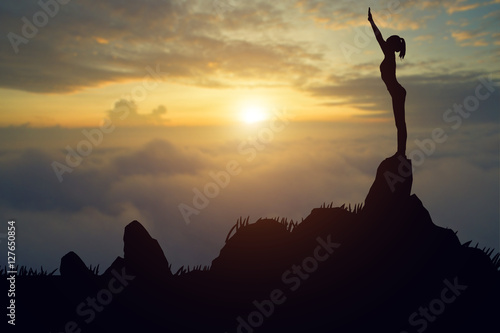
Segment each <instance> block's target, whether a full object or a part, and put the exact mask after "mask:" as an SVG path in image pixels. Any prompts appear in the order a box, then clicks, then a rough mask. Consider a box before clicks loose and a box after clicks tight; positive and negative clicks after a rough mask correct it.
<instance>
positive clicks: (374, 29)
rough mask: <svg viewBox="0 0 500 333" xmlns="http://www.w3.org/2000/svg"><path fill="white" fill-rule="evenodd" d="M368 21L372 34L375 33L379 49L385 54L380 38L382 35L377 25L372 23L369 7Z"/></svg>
mask: <svg viewBox="0 0 500 333" xmlns="http://www.w3.org/2000/svg"><path fill="white" fill-rule="evenodd" d="M368 21H370V24H371V25H372V29H373V32H374V33H375V37H376V38H377V42H378V44H379V45H380V48H381V49H382V51H383V52H384V53H385V40H384V37H382V33H381V32H380V30H378V28H377V25H376V24H375V22H373V17H372V13H371V10H370V7H368Z"/></svg>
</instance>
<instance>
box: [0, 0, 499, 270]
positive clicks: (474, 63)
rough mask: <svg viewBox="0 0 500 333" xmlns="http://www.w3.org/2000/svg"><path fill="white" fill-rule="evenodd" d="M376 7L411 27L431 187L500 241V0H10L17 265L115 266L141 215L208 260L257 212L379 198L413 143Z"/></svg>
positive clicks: (441, 216) (433, 196) (410, 112)
mask: <svg viewBox="0 0 500 333" xmlns="http://www.w3.org/2000/svg"><path fill="white" fill-rule="evenodd" d="M368 7H371V9H372V14H373V17H374V20H375V22H376V23H377V24H378V26H379V28H380V29H381V31H382V34H383V36H384V38H387V37H389V36H391V35H393V34H397V35H400V36H401V37H403V38H404V39H405V40H406V45H407V52H406V57H405V59H404V60H402V61H399V59H398V62H397V66H398V67H397V74H398V79H399V81H400V83H401V84H402V85H403V86H404V87H405V88H406V90H407V92H408V95H407V99H406V120H407V125H408V133H409V136H408V149H407V155H408V157H409V158H410V159H412V160H413V162H414V167H415V170H414V186H413V193H415V194H417V195H418V196H419V198H420V199H421V200H422V202H423V203H424V205H425V207H426V208H427V209H428V210H429V212H430V214H431V216H432V218H433V220H434V222H435V223H436V224H438V225H440V226H443V227H449V228H452V229H453V230H455V231H458V236H459V238H460V240H461V241H462V242H465V241H468V240H473V243H474V244H475V243H476V242H479V244H480V246H481V247H494V248H496V249H497V250H499V249H500V228H499V223H500V216H499V214H500V213H499V202H500V194H499V188H500V182H499V172H500V167H499V151H500V150H499V148H500V147H499V142H500V140H499V133H500V131H499V130H500V127H499V110H500V108H499V105H500V93H499V89H500V85H498V84H497V82H500V61H499V60H500V24H499V22H500V1H499V0H485V1H467V0H445V1H424V0H422V1H418V0H415V1H403V0H400V1H398V0H389V1H385V0H381V1H354V0H351V1H350V0H339V1H315V0H311V1H305V0H302V1H299V0H283V1H277V2H274V3H273V2H269V1H243V0H204V1H202V0H186V1H184V0H163V1H162V0H146V1H132V0H122V1H118V0H110V1H88V0H59V2H57V1H56V0H42V1H40V2H38V1H32V0H29V1H17V0H6V1H2V2H1V3H0V31H1V34H0V139H1V140H0V219H1V220H0V237H1V234H2V233H5V232H6V227H7V224H6V222H7V220H8V219H11V218H14V219H16V221H17V224H18V256H19V258H18V260H19V264H26V265H28V266H40V265H44V267H46V268H56V267H58V265H59V259H60V257H62V256H63V255H64V254H65V253H67V252H68V251H71V250H73V251H75V252H77V253H78V254H80V256H81V257H82V259H84V261H85V262H86V263H87V264H101V265H102V266H103V268H104V266H106V265H109V264H110V263H111V262H112V261H113V259H114V258H115V257H116V256H117V255H121V254H122V240H121V238H122V236H123V227H124V226H125V225H126V224H127V223H129V222H130V221H132V220H134V219H137V220H139V221H140V222H141V223H143V224H144V225H145V226H146V228H147V229H148V230H149V231H150V233H151V234H152V236H153V237H155V238H157V239H158V240H159V242H160V244H161V245H162V247H163V249H164V251H165V254H166V255H167V258H168V259H169V260H170V261H171V262H172V263H173V266H174V268H175V267H179V266H181V265H195V264H209V263H210V261H211V260H212V259H213V258H214V257H215V256H217V254H218V251H219V250H220V248H221V247H222V245H223V242H224V239H225V236H226V233H227V231H229V229H230V228H231V226H232V225H233V224H234V223H235V222H236V220H237V218H238V217H240V216H245V217H246V216H250V220H252V221H254V220H256V219H258V218H259V217H289V218H292V219H294V220H299V221H300V219H301V218H303V217H306V216H307V215H308V214H309V212H310V211H311V209H313V208H315V207H319V206H320V205H321V204H322V203H323V202H327V203H329V202H331V201H333V202H334V204H335V205H338V206H340V205H341V204H343V203H352V204H356V203H359V202H362V201H363V200H364V197H365V196H366V193H367V192H368V189H369V187H370V185H371V182H372V181H373V179H374V175H375V171H376V168H377V166H378V164H379V163H380V162H381V161H382V160H383V159H384V158H385V157H388V156H390V155H392V154H393V153H394V152H395V148H396V130H395V126H394V119H393V115H392V106H391V100H390V96H389V94H388V92H387V90H386V89H385V86H384V84H383V82H382V80H381V79H380V72H379V64H380V62H381V61H382V59H383V54H382V52H381V51H380V48H379V46H378V44H377V42H376V40H375V38H374V37H373V33H372V31H371V28H370V25H369V23H368V21H367V10H368ZM457 105H458V106H460V105H464V106H463V107H462V109H461V110H462V111H457V110H458V109H457ZM436 129H442V130H443V131H444V133H445V135H446V139H444V140H443V141H442V142H436V141H435V140H433V132H435V130H436ZM89 133H91V134H89ZM92 133H93V134H92ZM97 133H100V134H97ZM92 135H93V136H92ZM89 136H90V138H92V140H94V142H91V141H92V140H91V139H89ZM89 142H90V146H89V144H88V143H89ZM68 147H69V149H68ZM79 151H83V152H85V154H83V155H85V156H81V155H82V153H79ZM71 152H73V153H74V154H79V157H75V155H72V153H71ZM68 154H69V155H68ZM68 156H70V157H69V161H70V163H73V165H69V164H68ZM234 161H236V163H237V167H236V168H234V170H237V171H234V170H233V171H234V174H231V175H230V180H229V182H228V184H227V185H226V184H224V186H219V190H218V192H217V193H216V194H214V197H213V198H209V200H208V201H209V204H207V205H206V207H203V208H202V209H196V208H193V209H196V210H197V213H196V214H192V215H190V216H189V218H188V219H186V215H185V212H184V215H183V213H182V209H181V208H180V207H186V206H189V207H194V203H193V199H194V197H195V196H196V193H198V192H197V191H198V190H200V191H201V192H203V190H204V188H205V187H206V186H207V184H210V183H213V182H214V179H213V175H214V174H219V175H220V174H221V172H222V171H224V170H226V171H225V172H227V169H228V165H231V163H232V162H234ZM232 165H233V167H234V165H235V164H234V163H233V164H232ZM209 187H210V186H209ZM1 221H4V222H3V223H4V224H3V227H2V222H1ZM0 241H1V242H2V243H0V247H2V248H3V247H4V246H5V241H4V239H3V238H0ZM5 261H6V258H4V256H2V257H1V259H0V265H2V264H5Z"/></svg>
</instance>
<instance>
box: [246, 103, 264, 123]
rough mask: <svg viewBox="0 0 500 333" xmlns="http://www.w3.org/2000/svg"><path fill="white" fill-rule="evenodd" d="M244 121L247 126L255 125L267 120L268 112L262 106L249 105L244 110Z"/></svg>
mask: <svg viewBox="0 0 500 333" xmlns="http://www.w3.org/2000/svg"><path fill="white" fill-rule="evenodd" d="M242 119H243V121H244V122H245V123H247V124H254V123H257V122H260V121H263V120H266V119H267V114H266V110H265V109H264V108H263V107H261V106H257V105H249V106H247V107H245V108H244V109H243V112H242Z"/></svg>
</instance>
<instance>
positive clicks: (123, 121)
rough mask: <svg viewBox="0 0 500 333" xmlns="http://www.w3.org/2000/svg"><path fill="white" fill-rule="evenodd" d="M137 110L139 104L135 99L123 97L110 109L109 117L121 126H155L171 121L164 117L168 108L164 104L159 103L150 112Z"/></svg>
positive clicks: (112, 121)
mask: <svg viewBox="0 0 500 333" xmlns="http://www.w3.org/2000/svg"><path fill="white" fill-rule="evenodd" d="M137 110H138V108H137V105H136V104H135V103H134V101H133V100H130V99H129V100H126V99H121V100H119V101H117V102H115V105H114V108H113V109H112V110H110V111H108V117H109V119H110V121H111V123H113V124H119V125H120V126H139V127H141V126H155V125H165V124H166V123H167V122H169V120H168V119H165V118H164V117H163V115H165V114H166V113H167V108H166V107H165V106H163V105H159V106H158V107H157V108H156V109H154V110H152V111H151V113H149V114H147V113H146V114H142V113H138V111H137Z"/></svg>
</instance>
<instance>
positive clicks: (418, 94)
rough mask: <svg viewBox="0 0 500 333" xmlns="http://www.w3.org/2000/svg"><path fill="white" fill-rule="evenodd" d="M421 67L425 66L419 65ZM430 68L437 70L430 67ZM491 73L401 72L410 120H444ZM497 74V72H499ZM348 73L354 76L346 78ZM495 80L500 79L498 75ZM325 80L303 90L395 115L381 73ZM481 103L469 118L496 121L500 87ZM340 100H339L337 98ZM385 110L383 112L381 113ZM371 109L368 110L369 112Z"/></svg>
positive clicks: (375, 113) (403, 68)
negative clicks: (444, 115) (447, 113)
mask: <svg viewBox="0 0 500 333" xmlns="http://www.w3.org/2000/svg"><path fill="white" fill-rule="evenodd" d="M400 66H401V67H400V68H401V69H399V71H400V72H399V73H401V72H404V71H406V70H408V71H409V70H410V69H411V68H412V67H413V66H416V64H412V63H405V64H404V65H400ZM419 67H420V68H421V67H425V66H420V65H419ZM429 70H434V69H433V68H432V67H429ZM488 75H490V73H480V72H473V71H469V72H455V73H453V72H451V73H449V72H447V71H446V70H442V69H441V73H440V72H439V71H438V70H436V71H435V72H434V74H430V73H429V74H415V75H401V74H399V82H400V83H401V84H402V85H403V86H404V87H405V88H406V90H407V93H408V94H407V97H406V110H407V121H408V122H412V123H414V124H419V125H424V124H426V125H429V124H441V125H442V124H443V123H444V121H443V114H444V112H445V111H446V110H447V109H449V108H452V107H453V105H454V104H463V102H464V100H465V98H467V97H468V96H471V95H472V96H473V95H474V94H475V88H476V86H477V85H478V84H480V81H478V79H479V78H480V77H488ZM497 75H498V74H497ZM345 77H352V78H350V79H346V78H345ZM492 78H493V82H498V79H496V78H495V76H493V77H492ZM327 82H328V83H326V84H314V85H305V86H303V87H302V88H303V89H304V91H306V92H308V93H310V94H311V95H313V96H316V97H321V98H323V99H324V100H325V101H328V99H330V100H335V101H336V104H337V105H338V106H342V105H343V106H345V107H352V106H354V107H356V108H358V109H360V110H362V111H367V112H373V116H372V118H379V117H385V118H388V119H392V104H391V98H390V95H389V93H388V92H387V90H386V89H385V86H384V85H383V83H382V81H381V79H380V77H368V76H366V77H359V78H356V76H355V75H350V76H349V75H348V76H343V77H338V76H335V75H332V76H331V77H330V78H329V80H328V81H327ZM493 89H494V91H493V93H492V94H491V95H489V97H488V98H487V99H486V100H485V101H482V102H481V103H480V110H481V111H482V112H479V113H475V116H474V117H471V118H470V120H468V121H473V122H486V123H488V122H489V123H492V122H493V123H494V122H496V121H497V119H498V116H497V113H496V112H495V111H494V110H495V109H496V106H495V104H497V103H498V100H499V98H500V97H499V96H500V92H499V89H498V88H493ZM339 100H340V101H341V102H338V101H339ZM379 111H383V112H384V113H380V112H379ZM369 114H370V113H367V116H369Z"/></svg>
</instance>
